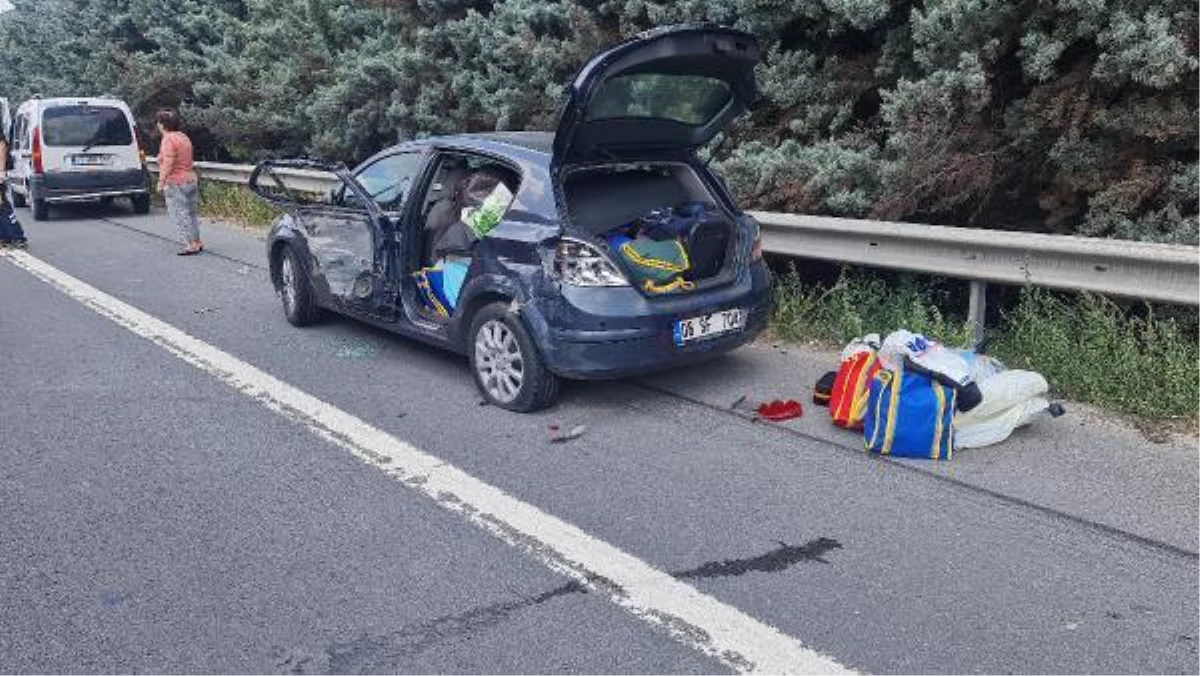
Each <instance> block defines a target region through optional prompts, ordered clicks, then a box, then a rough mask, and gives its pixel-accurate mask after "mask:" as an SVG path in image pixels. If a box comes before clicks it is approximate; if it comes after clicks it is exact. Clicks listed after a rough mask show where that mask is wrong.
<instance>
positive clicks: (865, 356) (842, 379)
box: [829, 333, 881, 430]
mask: <svg viewBox="0 0 1200 676" xmlns="http://www.w3.org/2000/svg"><path fill="white" fill-rule="evenodd" d="M880 368H881V367H880V364H879V335H878V334H874V333H872V334H869V335H866V336H864V337H862V338H855V339H854V340H852V341H850V344H849V345H847V346H846V349H844V350H842V361H841V363H840V364H839V365H838V370H837V376H836V377H835V378H834V380H833V391H832V392H831V393H830V395H829V416H830V417H831V418H833V424H834V425H837V426H838V427H844V428H846V429H850V430H861V429H862V426H863V416H864V415H865V414H866V410H867V388H868V386H869V385H870V383H871V379H872V378H874V377H875V374H876V373H878V372H879V369H880Z"/></svg>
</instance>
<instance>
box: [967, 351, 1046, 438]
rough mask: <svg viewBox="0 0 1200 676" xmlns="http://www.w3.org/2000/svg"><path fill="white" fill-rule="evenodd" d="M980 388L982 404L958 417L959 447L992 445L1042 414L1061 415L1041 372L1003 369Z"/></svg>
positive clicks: (985, 380) (980, 384) (986, 380)
mask: <svg viewBox="0 0 1200 676" xmlns="http://www.w3.org/2000/svg"><path fill="white" fill-rule="evenodd" d="M979 389H980V392H981V393H982V395H983V399H982V401H981V402H980V404H979V406H977V407H976V408H974V409H972V410H971V411H969V412H966V413H959V414H958V415H957V416H955V417H954V434H955V439H956V443H957V445H958V448H979V447H981V446H990V445H992V444H996V443H999V442H1001V441H1004V440H1005V439H1007V438H1008V437H1009V436H1011V435H1012V433H1013V431H1015V430H1016V429H1017V428H1018V427H1022V426H1024V425H1028V424H1029V423H1031V422H1033V421H1034V420H1035V419H1037V418H1038V417H1039V416H1042V415H1047V416H1057V415H1061V411H1062V407H1061V406H1056V405H1054V404H1051V403H1050V401H1049V400H1047V399H1046V394H1047V393H1048V392H1049V391H1050V385H1049V384H1048V383H1047V382H1046V378H1045V377H1043V376H1042V375H1041V374H1040V373H1034V372H1033V371H1021V370H1012V371H1000V372H997V373H996V374H995V375H992V376H990V377H988V378H985V379H984V380H983V381H982V382H980V383H979Z"/></svg>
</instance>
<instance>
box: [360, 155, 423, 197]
mask: <svg viewBox="0 0 1200 676" xmlns="http://www.w3.org/2000/svg"><path fill="white" fill-rule="evenodd" d="M422 159H423V157H422V155H421V153H413V152H410V153H396V154H395V155H388V156H387V157H383V158H380V159H379V160H377V161H375V162H373V163H371V164H370V165H368V166H367V167H366V168H364V169H363V170H362V171H360V172H358V174H357V175H355V178H356V179H358V182H359V183H360V184H362V186H363V188H366V190H367V193H368V194H370V195H371V198H372V199H374V200H375V203H376V204H378V205H379V208H381V209H383V210H384V211H399V210H400V208H401V207H403V206H404V198H405V197H406V196H407V194H408V189H409V188H410V187H411V186H412V184H413V181H414V180H416V178H417V173H418V172H419V171H421V162H422ZM350 197H351V196H350V195H349V194H347V198H348V199H347V201H348V202H349V201H350V199H349V198H350ZM346 206H351V205H350V204H347V205H346Z"/></svg>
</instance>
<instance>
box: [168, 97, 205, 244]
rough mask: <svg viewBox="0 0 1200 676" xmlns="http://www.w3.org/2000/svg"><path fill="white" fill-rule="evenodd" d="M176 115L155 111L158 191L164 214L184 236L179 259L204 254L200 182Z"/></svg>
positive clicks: (187, 139)
mask: <svg viewBox="0 0 1200 676" xmlns="http://www.w3.org/2000/svg"><path fill="white" fill-rule="evenodd" d="M180 126H181V125H180V122H179V113H177V112H175V111H174V110H160V111H158V133H159V134H161V135H162V144H161V145H160V146H159V150H158V190H159V192H161V193H162V194H163V198H164V199H165V200H166V202H167V214H168V215H169V216H170V218H171V222H172V223H174V224H175V227H176V228H178V229H179V234H180V235H182V236H183V241H184V248H183V249H182V250H181V251H179V254H178V255H180V256H192V255H194V254H198V253H200V252H201V251H204V244H203V243H201V242H200V217H199V215H198V214H197V213H196V212H197V208H198V204H197V203H198V199H199V190H200V188H199V179H198V177H197V176H196V172H195V170H194V169H193V168H192V141H191V139H189V138H188V137H187V134H184V133H183V132H182V131H180V130H179V128H180Z"/></svg>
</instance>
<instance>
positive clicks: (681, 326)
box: [675, 308, 746, 345]
mask: <svg viewBox="0 0 1200 676" xmlns="http://www.w3.org/2000/svg"><path fill="white" fill-rule="evenodd" d="M745 326H746V313H745V312H744V311H743V310H742V309H741V308H734V309H732V310H724V311H722V312H715V313H713V314H711V315H703V316H700V317H691V318H689V319H680V320H679V321H677V322H675V344H676V345H684V344H686V343H690V342H692V341H695V340H702V339H704V338H712V337H714V336H719V335H721V334H725V333H730V332H732V331H741V330H742V329H743V328H744V327H745Z"/></svg>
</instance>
